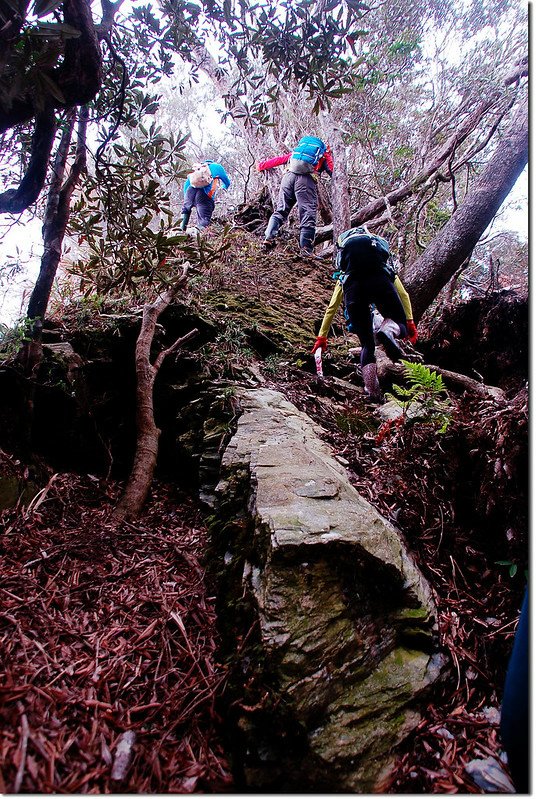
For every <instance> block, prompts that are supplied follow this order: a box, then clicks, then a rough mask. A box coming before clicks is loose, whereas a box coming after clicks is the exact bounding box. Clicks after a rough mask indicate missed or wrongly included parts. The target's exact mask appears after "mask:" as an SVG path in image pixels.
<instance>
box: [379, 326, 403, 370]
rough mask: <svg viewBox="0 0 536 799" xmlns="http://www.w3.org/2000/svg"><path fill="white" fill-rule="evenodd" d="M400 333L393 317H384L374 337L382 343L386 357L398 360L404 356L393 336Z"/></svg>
mask: <svg viewBox="0 0 536 799" xmlns="http://www.w3.org/2000/svg"><path fill="white" fill-rule="evenodd" d="M399 335H400V327H399V325H397V323H396V322H395V321H394V320H393V319H384V320H383V322H382V323H381V325H380V328H379V330H378V332H377V333H376V338H377V339H378V343H379V344H381V345H382V347H383V348H384V350H385V353H386V355H387V357H388V358H390V359H391V360H392V361H394V362H396V361H399V360H400V359H401V358H402V357H403V356H404V351H403V350H401V349H400V347H399V346H398V344H397V343H396V341H395V337H397V336H399Z"/></svg>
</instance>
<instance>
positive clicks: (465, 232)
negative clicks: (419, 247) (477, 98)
mask: <svg viewBox="0 0 536 799" xmlns="http://www.w3.org/2000/svg"><path fill="white" fill-rule="evenodd" d="M528 127H529V120H528V109H527V102H526V101H525V102H523V103H522V104H521V105H520V107H519V109H518V111H517V113H516V114H515V116H514V118H513V120H512V123H511V125H510V128H509V129H508V131H507V132H506V134H505V135H504V137H503V139H502V140H501V142H500V143H499V145H498V146H497V148H496V150H495V152H494V154H493V155H492V157H491V158H490V160H489V161H488V164H487V165H486V167H485V169H484V171H483V172H482V174H481V175H480V177H479V178H478V179H477V181H476V182H475V184H474V186H473V188H472V190H471V191H470V193H469V194H468V195H467V196H466V198H465V199H464V201H463V203H462V204H461V205H460V207H459V208H458V209H457V211H456V212H455V213H454V214H453V215H452V217H451V218H450V220H449V221H448V222H447V224H446V225H445V226H444V227H443V228H442V229H441V231H440V232H439V233H438V235H437V236H436V237H435V238H434V239H433V240H432V242H431V243H430V244H429V245H428V247H427V248H426V250H425V251H424V253H423V254H422V255H421V257H420V258H418V259H417V261H416V262H415V263H414V264H413V265H412V266H411V267H410V269H409V270H408V271H409V278H408V279H407V280H405V285H406V288H407V290H408V292H409V294H410V296H411V302H412V306H413V314H414V317H415V319H416V320H418V319H420V317H421V316H422V314H423V313H424V311H425V310H426V309H427V308H428V306H429V305H430V304H431V303H432V302H433V300H434V299H435V298H436V297H437V295H438V294H439V292H440V291H441V289H442V288H443V286H444V285H446V283H448V281H449V280H450V278H451V277H452V275H454V274H455V272H456V270H457V269H458V267H459V266H460V265H461V264H462V263H463V262H464V260H465V259H466V258H467V257H468V256H469V255H470V254H471V252H472V250H473V248H474V246H475V245H476V243H477V242H478V240H479V239H480V237H481V236H482V234H483V233H484V231H485V230H486V228H487V227H488V225H489V224H490V222H491V221H492V219H493V217H494V216H495V214H496V213H497V211H498V210H499V208H500V207H501V205H502V203H503V202H504V200H505V199H506V197H507V196H508V194H509V193H510V191H511V190H512V188H513V186H514V184H515V182H516V180H517V179H518V177H519V175H520V174H521V172H522V171H523V169H524V167H525V165H526V164H527V161H528V148H529V133H528Z"/></svg>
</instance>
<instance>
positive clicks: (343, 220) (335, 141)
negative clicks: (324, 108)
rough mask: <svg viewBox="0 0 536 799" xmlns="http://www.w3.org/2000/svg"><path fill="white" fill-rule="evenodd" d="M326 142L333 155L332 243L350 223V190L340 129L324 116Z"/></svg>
mask: <svg viewBox="0 0 536 799" xmlns="http://www.w3.org/2000/svg"><path fill="white" fill-rule="evenodd" d="M323 123H324V124H323V127H324V131H325V137H326V140H327V141H328V142H329V145H330V147H331V152H332V155H333V174H332V176H331V213H332V220H333V221H332V230H333V242H334V243H335V242H336V241H337V239H338V238H339V236H340V234H341V233H342V232H343V231H345V230H348V228H349V227H350V226H351V223H350V189H349V183H348V166H347V160H346V148H345V146H344V143H343V140H342V135H341V129H340V127H339V126H338V125H337V123H336V122H335V120H334V119H333V118H332V116H331V115H329V114H326V115H325V116H324V119H323Z"/></svg>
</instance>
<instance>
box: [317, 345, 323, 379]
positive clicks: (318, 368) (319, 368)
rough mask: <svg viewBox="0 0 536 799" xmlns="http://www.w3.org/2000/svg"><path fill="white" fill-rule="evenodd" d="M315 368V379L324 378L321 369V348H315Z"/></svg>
mask: <svg viewBox="0 0 536 799" xmlns="http://www.w3.org/2000/svg"><path fill="white" fill-rule="evenodd" d="M315 366H316V375H317V377H324V369H323V368H322V348H321V347H317V348H316V350H315Z"/></svg>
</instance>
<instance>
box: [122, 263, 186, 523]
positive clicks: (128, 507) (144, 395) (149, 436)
mask: <svg viewBox="0 0 536 799" xmlns="http://www.w3.org/2000/svg"><path fill="white" fill-rule="evenodd" d="M187 274H188V265H185V266H184V268H183V272H182V275H181V277H180V278H179V279H178V280H177V282H176V283H175V285H174V286H172V287H171V288H170V289H168V290H167V291H166V293H165V294H163V295H162V296H161V297H159V298H158V299H157V300H156V301H155V302H154V303H151V304H148V305H146V306H145V307H144V309H143V318H142V322H141V330H140V333H139V336H138V340H137V342H136V452H135V455H134V464H133V466H132V471H131V473H130V477H129V479H128V482H127V485H126V488H125V492H124V494H123V496H122V497H121V499H120V500H119V502H118V503H117V505H116V507H115V509H114V512H113V517H114V518H115V519H116V520H118V521H121V520H123V519H134V518H135V517H136V516H138V515H139V513H140V511H141V509H142V507H143V504H144V502H145V500H146V498H147V494H148V493H149V488H150V486H151V482H152V479H153V474H154V470H155V468H156V459H157V456H158V441H159V438H160V430H159V429H158V427H157V426H156V422H155V419H154V397H153V389H154V382H155V380H156V376H157V374H158V371H159V369H160V367H161V366H162V363H163V362H164V359H165V358H166V357H167V356H168V355H170V354H171V353H173V352H176V351H177V350H178V349H179V348H180V347H181V346H182V345H183V344H185V343H186V342H187V341H190V339H192V338H193V337H194V336H196V335H197V334H198V332H199V331H198V330H197V329H194V330H191V331H190V332H189V333H187V334H186V335H185V336H182V337H181V338H179V339H177V341H175V343H174V344H172V345H171V346H170V347H168V348H167V349H165V350H163V351H162V352H160V353H159V354H158V356H157V357H156V359H155V361H154V363H151V345H152V343H153V339H154V334H155V330H156V324H157V322H158V318H159V317H160V315H161V314H162V313H163V311H165V310H166V308H167V307H168V305H169V304H170V303H171V302H172V301H173V299H174V298H175V296H176V294H177V292H178V291H179V289H180V288H182V287H183V286H185V285H186V280H187Z"/></svg>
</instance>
